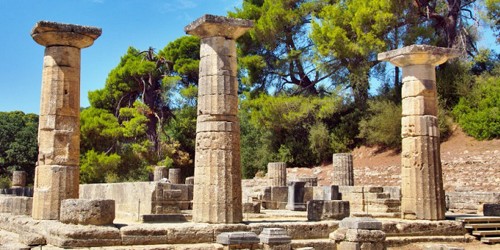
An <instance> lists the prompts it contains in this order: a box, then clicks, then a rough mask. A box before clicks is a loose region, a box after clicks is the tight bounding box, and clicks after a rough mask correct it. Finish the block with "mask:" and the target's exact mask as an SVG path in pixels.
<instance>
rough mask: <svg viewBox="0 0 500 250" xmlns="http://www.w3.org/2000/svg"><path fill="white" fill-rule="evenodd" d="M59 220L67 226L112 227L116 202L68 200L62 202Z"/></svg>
mask: <svg viewBox="0 0 500 250" xmlns="http://www.w3.org/2000/svg"><path fill="white" fill-rule="evenodd" d="M59 217H60V218H59V220H60V221H61V222H62V223H66V224H78V225H96V226H100V225H111V224H113V220H114V219H115V201H114V200H85V199H67V200H63V201H62V202H61V214H60V216H59Z"/></svg>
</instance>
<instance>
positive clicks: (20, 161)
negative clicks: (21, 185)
mask: <svg viewBox="0 0 500 250" xmlns="http://www.w3.org/2000/svg"><path fill="white" fill-rule="evenodd" d="M37 134H38V115H35V114H25V113H23V112H21V111H13V112H0V175H3V176H7V177H8V178H10V174H11V173H12V171H13V170H22V171H26V172H27V173H28V183H32V182H33V175H34V171H35V165H36V161H37V156H38V144H37Z"/></svg>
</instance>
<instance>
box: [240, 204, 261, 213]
mask: <svg viewBox="0 0 500 250" xmlns="http://www.w3.org/2000/svg"><path fill="white" fill-rule="evenodd" d="M243 213H252V214H258V213H260V202H244V203H243Z"/></svg>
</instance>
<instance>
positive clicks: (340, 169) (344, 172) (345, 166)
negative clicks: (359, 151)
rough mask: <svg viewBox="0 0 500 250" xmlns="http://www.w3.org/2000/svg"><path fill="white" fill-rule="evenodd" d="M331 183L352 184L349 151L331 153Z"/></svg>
mask: <svg viewBox="0 0 500 250" xmlns="http://www.w3.org/2000/svg"><path fill="white" fill-rule="evenodd" d="M332 165H333V183H332V185H337V186H354V170H353V166H352V155H351V154H349V153H339V154H333V157H332Z"/></svg>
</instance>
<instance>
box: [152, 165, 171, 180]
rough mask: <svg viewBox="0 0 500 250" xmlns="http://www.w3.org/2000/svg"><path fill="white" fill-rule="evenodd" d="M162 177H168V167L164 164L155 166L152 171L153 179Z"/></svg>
mask: <svg viewBox="0 0 500 250" xmlns="http://www.w3.org/2000/svg"><path fill="white" fill-rule="evenodd" d="M163 178H168V169H167V167H165V166H156V167H155V170H154V173H153V180H154V181H159V180H161V179H163Z"/></svg>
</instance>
